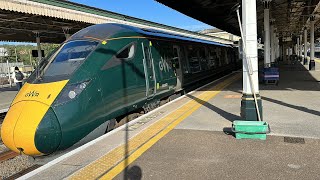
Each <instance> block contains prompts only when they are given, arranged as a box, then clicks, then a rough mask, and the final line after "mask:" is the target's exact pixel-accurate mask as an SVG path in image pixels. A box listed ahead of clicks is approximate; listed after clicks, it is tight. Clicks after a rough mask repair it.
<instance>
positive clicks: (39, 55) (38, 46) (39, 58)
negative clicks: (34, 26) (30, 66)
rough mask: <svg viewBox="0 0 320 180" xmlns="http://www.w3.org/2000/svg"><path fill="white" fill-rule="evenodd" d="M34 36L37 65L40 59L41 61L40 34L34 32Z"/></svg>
mask: <svg viewBox="0 0 320 180" xmlns="http://www.w3.org/2000/svg"><path fill="white" fill-rule="evenodd" d="M35 34H36V42H37V49H38V62H37V65H39V63H40V61H41V59H42V53H41V45H40V33H39V32H35Z"/></svg>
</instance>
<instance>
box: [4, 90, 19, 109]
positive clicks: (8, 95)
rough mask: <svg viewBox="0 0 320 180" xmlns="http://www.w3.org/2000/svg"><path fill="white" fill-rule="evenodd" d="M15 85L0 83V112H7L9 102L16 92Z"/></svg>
mask: <svg viewBox="0 0 320 180" xmlns="http://www.w3.org/2000/svg"><path fill="white" fill-rule="evenodd" d="M17 92H18V91H17V88H16V87H9V86H3V87H2V86H1V85H0V113H4V112H7V111H8V109H9V107H10V104H11V102H12V101H13V99H14V98H15V96H16V94H17Z"/></svg>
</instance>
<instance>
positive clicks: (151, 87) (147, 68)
mask: <svg viewBox="0 0 320 180" xmlns="http://www.w3.org/2000/svg"><path fill="white" fill-rule="evenodd" d="M149 44H150V42H149V41H148V44H147V43H146V42H142V43H141V46H142V53H143V67H144V74H145V79H146V96H147V98H148V99H151V98H153V96H154V95H155V94H156V83H157V82H156V76H155V69H154V63H153V58H152V53H151V48H150V45H149Z"/></svg>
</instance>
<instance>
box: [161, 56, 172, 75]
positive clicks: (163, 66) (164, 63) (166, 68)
mask: <svg viewBox="0 0 320 180" xmlns="http://www.w3.org/2000/svg"><path fill="white" fill-rule="evenodd" d="M159 69H160V71H163V70H164V71H165V72H169V70H170V69H171V67H170V65H169V64H168V62H167V61H166V60H164V59H163V58H162V57H161V61H159Z"/></svg>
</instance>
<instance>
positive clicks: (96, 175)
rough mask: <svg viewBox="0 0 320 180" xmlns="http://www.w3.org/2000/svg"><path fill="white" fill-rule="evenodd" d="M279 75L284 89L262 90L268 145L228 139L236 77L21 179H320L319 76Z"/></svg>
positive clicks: (235, 114)
mask: <svg viewBox="0 0 320 180" xmlns="http://www.w3.org/2000/svg"><path fill="white" fill-rule="evenodd" d="M316 65H319V66H320V64H318V63H317V64H316ZM280 69H281V71H280V83H279V86H275V85H267V86H266V85H262V84H260V95H261V97H262V104H263V119H264V121H267V122H268V123H269V124H270V126H271V130H272V133H271V134H270V135H268V137H267V140H266V141H261V140H236V139H235V138H234V137H233V136H232V134H230V133H229V131H230V127H231V124H232V121H234V120H237V119H240V116H239V115H240V102H241V91H242V80H241V74H242V73H235V74H233V75H230V76H228V77H225V78H223V79H221V80H219V81H217V82H215V83H213V84H211V85H210V86H208V87H206V88H204V89H200V90H198V91H196V92H194V93H191V94H188V95H186V96H185V97H183V98H180V99H179V100H177V101H174V102H173V103H171V104H168V105H166V106H165V107H162V108H160V109H158V110H156V111H154V112H153V113H151V114H148V115H146V116H144V117H142V118H140V119H137V120H136V121H134V122H132V124H131V125H125V126H123V127H122V128H123V129H118V130H115V131H113V132H112V133H110V134H108V135H105V136H104V137H101V138H99V140H96V142H91V143H90V144H87V145H85V146H83V147H81V148H80V149H76V150H75V151H71V152H70V153H68V154H66V155H63V156H61V157H60V158H58V159H56V160H54V161H53V162H50V163H48V164H46V165H44V166H43V167H41V168H39V169H38V170H36V171H34V172H32V173H30V174H27V175H26V176H24V177H23V178H29V179H64V178H66V179H100V178H101V179H110V178H115V179H319V178H320V174H319V170H320V164H319V161H320V155H319V153H318V150H319V148H320V131H319V128H320V100H319V97H320V91H319V90H320V83H319V82H320V71H312V72H310V71H307V70H306V69H305V67H304V66H303V65H301V64H296V65H282V66H281V67H280ZM317 69H319V68H317ZM292 137H300V139H297V138H292ZM89 145H90V146H89ZM125 167H127V168H125Z"/></svg>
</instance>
